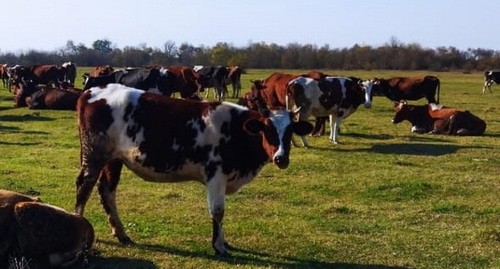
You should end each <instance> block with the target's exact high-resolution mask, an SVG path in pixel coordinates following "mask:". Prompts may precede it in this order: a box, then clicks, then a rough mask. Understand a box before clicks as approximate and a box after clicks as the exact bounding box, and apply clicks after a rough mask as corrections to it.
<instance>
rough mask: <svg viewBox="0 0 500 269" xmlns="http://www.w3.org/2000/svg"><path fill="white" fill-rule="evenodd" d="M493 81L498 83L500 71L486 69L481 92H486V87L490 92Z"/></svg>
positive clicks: (499, 81)
mask: <svg viewBox="0 0 500 269" xmlns="http://www.w3.org/2000/svg"><path fill="white" fill-rule="evenodd" d="M493 83H496V84H498V83H500V71H497V70H495V71H492V70H487V71H486V72H484V87H483V93H485V92H486V88H488V90H489V91H490V93H492V91H491V85H492V84H493Z"/></svg>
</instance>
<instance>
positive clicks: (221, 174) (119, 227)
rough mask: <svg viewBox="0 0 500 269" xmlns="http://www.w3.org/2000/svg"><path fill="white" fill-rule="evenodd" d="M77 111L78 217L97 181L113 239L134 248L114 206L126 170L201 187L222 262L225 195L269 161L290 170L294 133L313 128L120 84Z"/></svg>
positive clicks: (275, 114) (90, 94)
mask: <svg viewBox="0 0 500 269" xmlns="http://www.w3.org/2000/svg"><path fill="white" fill-rule="evenodd" d="M77 111H78V123H79V124H78V125H79V132H80V144H81V153H80V160H81V165H80V173H79V175H78V176H77V179H76V187H77V188H76V189H77V192H76V193H77V194H76V205H75V210H76V213H77V214H79V215H81V216H82V215H83V214H84V208H85V204H86V203H87V201H88V199H89V196H90V194H91V192H92V189H93V187H94V185H95V184H96V182H97V181H99V188H98V191H99V194H100V197H101V201H102V204H103V206H104V209H105V211H106V213H107V214H108V219H109V224H110V226H111V228H112V233H113V234H114V235H115V236H116V237H118V240H119V241H120V242H122V243H131V239H130V238H129V236H128V235H127V234H126V233H125V230H124V228H123V224H122V222H121V220H120V218H119V216H118V212H117V207H116V189H117V184H118V181H119V177H120V171H121V169H122V166H123V165H124V164H125V166H127V167H128V168H129V169H130V170H132V171H133V172H134V173H135V174H136V175H138V176H140V177H141V178H143V179H144V180H146V181H154V182H180V181H186V180H195V181H199V182H201V183H202V184H204V185H206V188H207V196H208V197H207V198H208V199H207V200H208V208H209V213H210V216H211V219H212V226H213V233H212V246H213V248H214V250H215V253H216V255H220V256H226V255H228V254H229V253H228V251H227V249H228V247H227V246H228V245H227V243H226V242H225V240H224V233H223V229H222V219H223V216H224V201H225V195H226V194H232V193H234V192H236V191H237V190H238V189H240V188H241V187H242V186H243V185H245V184H247V183H249V182H250V181H252V180H253V179H254V177H256V175H257V174H258V172H259V171H260V170H261V169H262V168H263V167H264V165H266V164H267V163H271V162H272V163H274V164H275V165H276V166H277V167H278V168H280V169H285V168H287V167H288V165H289V154H290V140H291V136H292V133H293V132H294V133H296V134H299V135H305V134H307V133H308V132H310V131H311V129H312V125H311V124H310V123H308V122H302V121H299V122H295V121H292V117H293V116H294V115H293V113H292V112H289V111H286V110H270V111H267V113H266V114H265V115H264V114H261V113H259V112H256V111H251V110H249V109H247V108H244V107H242V106H238V105H236V104H233V103H227V102H222V103H221V102H195V101H190V100H183V99H176V98H168V97H165V96H161V95H155V94H152V93H149V92H144V91H141V90H138V89H133V88H129V87H126V86H123V85H119V84H110V85H108V86H107V87H105V88H91V89H89V90H88V91H86V92H84V93H83V94H82V96H80V99H79V100H78V104H77ZM250 152H251V154H249V153H250Z"/></svg>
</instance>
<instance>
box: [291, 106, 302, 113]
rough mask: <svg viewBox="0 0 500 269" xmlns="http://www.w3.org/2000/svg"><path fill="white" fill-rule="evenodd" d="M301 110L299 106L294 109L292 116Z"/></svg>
mask: <svg viewBox="0 0 500 269" xmlns="http://www.w3.org/2000/svg"><path fill="white" fill-rule="evenodd" d="M301 109H302V107H301V106H299V107H298V108H296V109H295V110H294V111H293V114H297V113H299V112H300V110H301Z"/></svg>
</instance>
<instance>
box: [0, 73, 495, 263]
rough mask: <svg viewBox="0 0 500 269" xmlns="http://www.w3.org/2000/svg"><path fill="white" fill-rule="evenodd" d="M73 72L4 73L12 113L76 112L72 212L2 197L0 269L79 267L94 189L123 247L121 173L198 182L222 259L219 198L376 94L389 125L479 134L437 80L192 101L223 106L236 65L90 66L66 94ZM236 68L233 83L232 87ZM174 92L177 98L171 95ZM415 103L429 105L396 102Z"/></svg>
mask: <svg viewBox="0 0 500 269" xmlns="http://www.w3.org/2000/svg"><path fill="white" fill-rule="evenodd" d="M71 66H73V67H71ZM73 68H75V67H74V65H73V64H71V63H67V64H63V65H61V66H59V67H58V66H43V68H42V66H33V67H20V66H15V67H12V68H8V69H5V68H4V69H3V70H4V71H2V74H4V72H7V73H8V77H7V82H5V85H6V86H7V87H8V88H9V90H12V91H13V92H14V93H15V105H16V106H29V107H30V108H51V109H72V110H77V112H78V116H77V118H78V126H79V134H80V142H81V143H80V145H81V154H80V156H81V158H80V162H81V163H80V172H79V174H78V176H77V179H76V205H75V211H76V214H72V213H68V212H66V211H64V210H62V209H60V208H57V207H53V206H49V205H47V204H44V203H42V202H41V201H39V200H36V199H34V198H31V197H27V196H24V195H22V194H19V193H13V192H9V191H3V190H0V259H1V260H0V266H2V264H6V263H8V262H9V257H12V256H23V257H27V258H28V259H29V260H30V261H31V263H32V264H38V265H39V266H40V268H44V267H46V266H51V265H58V266H59V265H67V264H71V263H75V262H77V261H80V262H81V260H82V259H84V258H85V253H87V252H88V251H89V250H90V248H91V247H92V244H93V241H94V231H93V228H92V225H91V224H90V223H89V222H88V221H87V220H86V219H85V218H84V217H83V215H84V209H85V205H86V203H87V201H88V199H89V197H90V195H91V193H92V190H93V188H94V186H95V185H96V184H97V185H98V193H99V195H100V198H101V202H102V205H103V207H104V210H105V212H106V214H107V215H108V220H109V224H110V226H111V230H112V233H113V235H115V236H116V237H117V238H118V240H119V241H120V242H122V243H131V242H132V240H131V239H130V237H129V236H128V235H127V234H126V232H125V229H124V227H123V224H122V222H121V220H120V218H119V215H118V211H117V205H116V191H117V187H118V182H119V178H120V173H121V169H122V167H123V165H125V166H126V167H127V168H129V169H130V170H132V171H134V173H135V174H137V175H138V176H140V177H141V178H143V179H144V180H147V181H153V182H179V181H185V180H195V181H199V182H201V183H202V184H204V185H205V186H206V188H207V196H208V197H207V202H208V209H209V214H210V217H211V220H212V226H213V230H212V231H213V232H212V247H213V248H214V250H215V252H216V254H217V255H219V256H226V255H229V253H228V250H230V245H229V244H228V243H227V241H226V240H225V238H224V232H223V228H222V222H223V217H224V204H225V195H226V194H231V193H234V192H236V191H238V190H239V189H240V188H241V187H242V186H243V185H245V184H248V183H249V182H251V181H252V180H253V179H254V178H255V177H256V175H257V174H258V173H259V171H260V170H261V169H262V168H263V167H264V166H265V165H266V164H268V163H274V164H275V165H276V166H277V167H278V168H280V169H285V168H287V166H288V165H289V154H290V150H291V145H292V144H296V143H295V141H293V139H292V134H296V135H299V136H300V137H301V140H302V143H303V145H304V146H308V142H307V140H306V135H308V134H313V135H321V134H322V133H324V126H325V122H326V119H327V118H329V119H330V123H331V124H330V140H331V141H332V142H334V143H337V142H338V128H339V125H340V122H341V120H343V119H345V118H346V117H348V116H349V115H351V114H352V113H353V112H355V111H356V109H357V108H358V107H359V106H360V105H363V106H364V107H365V108H370V107H371V106H372V99H373V96H374V95H383V96H386V97H387V98H388V99H390V100H392V101H394V102H395V110H396V113H395V116H394V118H393V122H394V123H398V122H401V121H403V120H408V121H410V122H411V123H412V131H413V132H418V133H436V134H450V135H481V134H483V133H484V131H485V129H486V124H485V122H484V121H483V120H481V119H479V118H478V117H476V116H474V115H472V114H471V113H470V112H469V111H467V110H458V109H453V108H447V107H444V106H441V105H439V104H438V103H439V90H440V81H439V79H438V78H437V77H434V76H425V77H422V78H405V77H395V78H390V79H377V78H376V79H370V80H361V79H359V78H355V77H338V76H330V75H327V74H324V73H322V72H319V71H311V72H309V73H306V74H299V75H295V74H283V73H274V74H272V75H270V76H269V77H267V78H265V79H262V80H257V81H252V84H251V90H250V91H249V92H248V93H246V94H245V95H244V96H242V97H241V98H239V100H238V105H237V104H233V103H229V102H206V101H200V100H202V98H201V96H200V93H201V92H202V91H203V90H204V89H208V88H209V87H213V88H214V92H215V94H216V98H217V99H218V100H223V99H224V98H225V96H226V94H227V89H226V85H227V84H228V83H227V82H226V80H227V81H230V83H231V84H232V85H233V90H234V92H233V98H238V96H239V91H240V89H241V84H240V82H239V80H240V75H241V70H240V69H239V68H237V67H236V68H235V67H231V68H226V67H203V68H199V67H194V68H191V67H156V66H155V67H147V68H129V69H121V70H114V69H113V68H112V67H110V66H99V67H96V68H94V69H93V70H92V72H91V73H88V74H84V75H83V76H84V81H85V82H84V87H83V90H84V91H82V90H78V89H74V81H75V74H76V72H75V71H76V69H73ZM40 70H47V71H46V72H42V71H40ZM234 70H239V71H234ZM234 72H237V73H238V75H237V80H236V79H234V80H233V79H231V74H232V73H234ZM42 74H51V75H50V77H49V75H47V76H43V75H42ZM488 74H489V75H491V74H490V73H488ZM2 78H3V76H2ZM42 84H43V86H40V85H42ZM490 85H491V84H490ZM485 87H486V83H485ZM206 91H207V94H208V90H206ZM52 92H55V93H52ZM176 92H177V93H179V94H180V97H181V98H171V96H172V95H173V94H174V93H176ZM56 93H58V94H56ZM40 96H43V97H40ZM62 96H64V97H62ZM424 97H425V98H426V99H427V100H428V103H429V104H428V105H422V106H417V105H409V104H408V103H406V101H407V100H417V99H420V98H424ZM55 103H57V105H54V104H55ZM62 103H64V105H62ZM310 116H314V117H316V125H315V126H313V125H312V124H311V123H309V122H308V119H309V117H310ZM292 142H293V143H292ZM248 152H252V154H247V153H248Z"/></svg>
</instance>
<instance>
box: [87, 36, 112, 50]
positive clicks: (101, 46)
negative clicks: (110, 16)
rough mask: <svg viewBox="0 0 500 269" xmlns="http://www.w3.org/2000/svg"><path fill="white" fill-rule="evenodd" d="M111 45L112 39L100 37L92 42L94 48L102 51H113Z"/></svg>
mask: <svg viewBox="0 0 500 269" xmlns="http://www.w3.org/2000/svg"><path fill="white" fill-rule="evenodd" d="M111 45H112V43H111V41H109V40H107V39H98V40H96V41H94V43H92V48H93V49H95V50H97V51H100V52H104V53H109V52H111V51H113V49H112V48H111Z"/></svg>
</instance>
